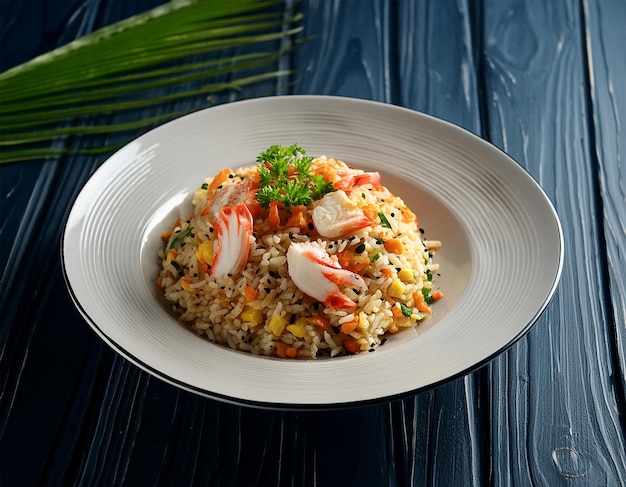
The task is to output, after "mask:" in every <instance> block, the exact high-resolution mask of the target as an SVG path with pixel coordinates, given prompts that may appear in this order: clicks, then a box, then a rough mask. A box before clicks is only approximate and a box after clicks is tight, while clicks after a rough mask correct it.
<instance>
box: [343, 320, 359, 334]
mask: <svg viewBox="0 0 626 487" xmlns="http://www.w3.org/2000/svg"><path fill="white" fill-rule="evenodd" d="M357 326H359V318H358V317H357V318H355V319H353V320H352V321H346V322H345V323H342V324H341V332H342V333H352V332H353V331H354V330H356V327H357Z"/></svg>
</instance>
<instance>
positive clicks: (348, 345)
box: [343, 337, 361, 353]
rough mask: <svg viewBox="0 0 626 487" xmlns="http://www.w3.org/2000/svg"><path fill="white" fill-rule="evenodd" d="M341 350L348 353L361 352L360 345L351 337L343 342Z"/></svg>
mask: <svg viewBox="0 0 626 487" xmlns="http://www.w3.org/2000/svg"><path fill="white" fill-rule="evenodd" d="M343 348H345V349H346V350H347V351H348V352H350V353H359V352H360V351H361V345H359V342H357V341H356V340H355V339H354V338H352V337H348V338H346V339H345V340H344V341H343Z"/></svg>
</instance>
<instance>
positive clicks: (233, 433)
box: [0, 0, 626, 486]
mask: <svg viewBox="0 0 626 487" xmlns="http://www.w3.org/2000/svg"><path fill="white" fill-rule="evenodd" d="M159 3H160V2H159V1H157V0H154V1H151V0H150V1H149V0H145V1H133V0H128V1H123V2H122V1H105V0H99V1H98V0H95V1H88V0H84V1H83V0H63V1H61V0H56V1H54V0H50V1H47V2H46V1H43V0H26V1H21V0H17V1H8V0H2V2H1V3H0V7H1V9H2V10H1V11H0V22H1V26H0V42H1V44H0V68H1V69H2V70H5V69H7V68H8V67H10V66H11V65H14V64H17V63H19V62H23V61H25V60H27V59H28V58H30V57H32V56H34V55H36V54H39V53H42V52H45V51H47V50H49V49H51V48H53V47H56V46H57V45H61V44H63V43H65V42H67V41H69V40H71V39H73V38H75V37H77V36H79V35H82V34H85V33H87V32H90V31H92V30H94V29H96V28H98V27H100V26H103V25H106V24H109V23H111V22H113V21H115V20H119V19H121V18H124V17H127V16H129V15H131V14H133V13H137V12H140V11H143V10H146V9H148V8H150V7H152V6H154V5H157V4H159ZM287 3H288V4H289V5H292V6H295V8H297V9H299V10H300V11H302V12H303V13H304V14H305V18H304V21H303V25H304V32H303V33H302V34H301V37H302V38H304V37H307V36H315V37H314V39H313V40H312V41H309V42H307V43H305V44H303V45H301V46H299V47H298V48H297V50H296V51H295V53H293V54H292V55H291V56H290V57H289V58H288V59H283V60H282V61H281V66H283V67H291V68H294V69H295V70H296V76H295V79H294V83H293V84H292V85H290V86H288V87H285V86H283V85H281V86H277V87H274V88H276V90H277V91H278V92H282V93H294V94H334V95H346V96H355V97H360V98H367V99H373V100H378V101H383V102H387V103H393V104H398V105H403V106H406V107H409V108H413V109H416V110H421V111H424V112H427V113H430V114H432V115H435V116H438V117H441V118H443V119H446V120H449V121H451V122H453V123H456V124H458V125H460V126H462V127H464V128H466V129H468V130H470V131H472V132H474V133H477V134H479V135H480V136H482V137H484V138H485V139H487V140H489V141H491V142H492V143H494V144H495V145H497V146H498V147H500V148H502V149H503V150H505V151H506V152H507V153H509V154H510V155H511V156H512V157H513V158H515V159H516V160H517V161H518V162H519V163H520V164H521V165H522V166H523V167H525V168H526V169H527V170H528V171H529V172H530V174H532V175H533V177H535V178H536V179H537V181H538V182H539V183H540V184H541V185H542V187H543V188H544V189H545V190H546V192H547V194H548V196H549V197H550V199H551V200H552V202H553V203H554V205H555V207H556V209H557V212H558V213H559V216H560V218H561V221H562V224H563V231H564V236H565V240H566V255H565V263H564V269H563V277H562V282H561V285H560V286H559V289H558V291H557V293H556V295H555V298H554V300H553V301H552V303H551V304H550V305H549V307H548V309H547V310H546V312H545V313H544V314H543V315H542V316H541V318H540V319H539V321H538V322H537V324H536V325H535V326H534V327H533V329H532V330H531V331H530V332H529V334H528V335H527V336H526V337H524V338H523V339H522V340H521V341H520V342H518V343H517V344H515V345H514V346H513V347H512V348H511V349H510V350H509V351H507V352H506V353H504V354H502V355H501V356H499V357H497V358H496V359H495V360H493V361H492V362H491V363H490V364H488V365H487V366H485V367H483V368H482V369H480V370H478V371H476V372H473V373H471V374H470V375H468V376H466V377H464V378H461V379H458V380H455V381H452V382H450V383H448V384H445V385H443V386H441V387H439V388H437V389H435V390H431V391H428V392H424V393H421V394H418V395H415V396H412V397H409V398H406V399H403V400H401V401H396V402H393V403H389V404H379V405H374V406H368V407H364V408H356V409H350V410H341V411H336V412H328V411H326V412H283V411H262V410H255V409H249V408H242V407H237V406H232V405H226V404H222V403H218V402H215V401H212V400H209V399H205V398H201V397H198V396H195V395H193V394H190V393H187V392H184V391H180V390H178V389H176V388H174V387H172V386H169V385H167V384H164V383H162V382H161V381H159V380H157V379H154V378H152V377H150V376H149V375H147V374H146V373H144V372H142V371H140V370H139V369H138V368H137V367H135V366H134V365H132V364H130V363H129V362H127V361H126V360H124V359H123V358H121V357H119V356H118V355H116V354H115V353H114V352H113V351H112V350H110V349H109V348H108V347H107V346H106V345H104V344H103V343H102V341H101V340H100V339H99V338H97V337H96V336H95V334H94V333H93V332H91V329H90V328H89V327H88V326H87V325H86V324H85V323H84V322H83V320H82V318H81V317H80V315H79V313H78V312H77V311H76V310H75V309H74V307H73V305H72V303H71V300H70V298H69V296H68V295H67V292H66V291H65V287H64V283H63V277H62V273H61V267H60V260H59V240H60V236H61V231H62V224H63V221H64V218H65V216H66V215H67V213H68V211H69V208H70V205H71V202H72V200H73V198H74V197H75V195H76V194H77V192H78V191H79V190H80V188H81V186H82V184H83V183H84V182H85V181H86V180H87V178H88V177H89V175H90V174H91V173H92V172H93V170H95V168H97V167H98V166H99V165H100V164H101V163H102V162H103V161H104V157H103V156H77V155H69V156H64V157H61V158H59V159H56V160H48V161H45V162H42V161H39V162H33V163H17V164H11V165H5V166H2V167H0V205H1V206H0V217H1V220H0V221H1V226H0V245H1V247H0V249H1V250H0V263H1V265H2V275H1V280H0V284H1V288H0V289H1V291H0V316H1V319H2V326H1V328H0V346H1V353H0V485H3V486H10V485H131V486H134V485H192V484H208V485H394V486H395V485H399V486H404V485H416V486H417V485H436V486H456V485H459V486H465V485H468V486H482V485H498V486H500V485H516V486H517V485H541V486H559V485H568V486H569V485H574V486H605V485H607V486H620V485H626V454H625V451H626V396H625V390H626V386H625V382H624V380H625V379H624V377H625V375H624V374H625V373H626V320H625V314H626V304H625V301H626V235H625V233H626V230H625V229H626V196H625V195H626V190H625V185H626V180H625V176H624V173H625V172H626V164H625V161H624V151H625V150H626V135H625V134H626V131H625V129H624V120H626V94H625V93H626V91H625V90H624V89H623V84H624V80H625V79H626V55H625V54H624V50H623V46H624V41H626V36H625V34H624V31H625V29H624V26H626V2H623V1H621V0H580V1H574V0H566V1H558V2H557V1H551V2H539V1H536V0H518V1H505V0H500V1H496V0H486V1H481V2H477V1H476V2H474V1H468V0H465V1H464V0H458V1H451V0H445V1H435V0H432V1H410V0H404V1H392V0H389V1H387V0H360V1H357V0H336V1H332V0H317V1H316V0H308V1H303V2H301V3H295V2H287ZM225 55H226V54H225ZM268 88H272V86H269V87H268V86H262V87H257V88H255V90H257V91H256V92H255V91H250V92H247V93H246V94H245V95H246V96H255V95H256V94H258V93H262V92H265V91H266V90H267V89H268ZM233 97H234V95H223V96H222V97H221V98H219V99H218V100H217V101H218V102H225V101H228V100H229V99H233ZM205 103H206V101H205V100H200V99H197V100H187V101H184V102H177V103H176V104H174V105H173V106H175V107H176V108H180V109H189V110H191V109H195V108H200V107H202V106H204V105H203V104H205ZM171 106H172V105H170V108H171ZM165 108H166V107H164V106H159V107H154V108H152V109H146V114H148V113H150V114H154V113H159V112H162V111H163V110H165ZM0 109H1V105H0ZM94 122H95V120H91V119H87V120H81V121H80V123H84V124H91V123H94ZM95 140H96V141H101V142H102V141H103V140H102V139H95ZM93 141H94V139H93V138H91V139H89V138H87V137H74V138H72V139H71V140H65V141H59V142H58V144H60V145H64V144H66V145H69V144H86V143H87V142H93ZM108 141H110V140H108ZM538 251H540V249H538ZM520 284H521V285H532V283H524V282H523V276H520Z"/></svg>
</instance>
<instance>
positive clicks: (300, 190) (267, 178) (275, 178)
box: [256, 144, 333, 208]
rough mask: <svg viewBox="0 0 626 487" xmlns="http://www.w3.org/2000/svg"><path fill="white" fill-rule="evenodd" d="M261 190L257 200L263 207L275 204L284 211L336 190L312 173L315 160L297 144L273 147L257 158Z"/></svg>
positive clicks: (258, 192)
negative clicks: (278, 204) (283, 208)
mask: <svg viewBox="0 0 626 487" xmlns="http://www.w3.org/2000/svg"><path fill="white" fill-rule="evenodd" d="M257 162H258V163H259V164H258V171H259V190H258V191H257V196H256V197H257V200H258V202H259V203H260V204H261V206H263V207H264V208H268V207H269V206H270V203H271V202H272V201H276V202H278V203H282V204H283V205H284V206H285V208H289V207H290V206H296V205H308V204H310V203H311V202H312V201H315V200H317V199H319V198H321V197H322V196H324V195H325V194H326V193H329V192H330V191H332V190H333V184H332V183H330V182H328V181H326V180H325V179H324V177H323V176H322V175H320V174H311V163H312V162H313V158H312V157H307V156H306V151H305V150H304V149H303V148H302V147H300V146H299V145H298V144H293V145H291V146H289V147H286V146H282V145H273V146H271V147H269V148H268V149H267V150H265V151H264V152H261V154H260V155H259V156H258V157H257Z"/></svg>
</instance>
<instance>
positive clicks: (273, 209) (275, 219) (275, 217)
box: [267, 201, 280, 230]
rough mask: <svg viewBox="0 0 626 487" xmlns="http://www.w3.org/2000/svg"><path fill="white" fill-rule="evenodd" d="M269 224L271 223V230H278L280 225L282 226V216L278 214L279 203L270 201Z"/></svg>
mask: <svg viewBox="0 0 626 487" xmlns="http://www.w3.org/2000/svg"><path fill="white" fill-rule="evenodd" d="M267 222H268V223H269V226H270V228H273V229H274V230H276V229H277V228H278V225H280V215H279V214H278V201H270V214H269V216H268V219H267Z"/></svg>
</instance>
